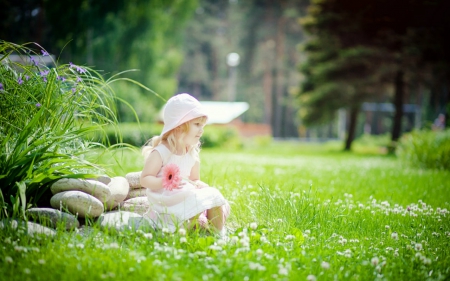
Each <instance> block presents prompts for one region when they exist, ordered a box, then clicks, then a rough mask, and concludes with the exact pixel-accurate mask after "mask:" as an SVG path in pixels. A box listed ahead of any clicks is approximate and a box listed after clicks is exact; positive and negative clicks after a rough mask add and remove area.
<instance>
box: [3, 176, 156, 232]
mask: <svg viewBox="0 0 450 281" xmlns="http://www.w3.org/2000/svg"><path fill="white" fill-rule="evenodd" d="M140 176H141V172H132V173H128V174H127V175H126V176H125V177H113V178H110V177H107V176H102V177H99V178H96V179H88V180H85V179H74V178H68V179H60V180H58V181H56V182H55V183H54V184H53V185H52V186H51V187H50V190H51V192H52V194H53V197H52V198H51V199H50V205H51V206H52V207H53V208H31V209H28V210H27V216H28V218H29V219H31V220H33V221H35V222H37V223H38V224H35V223H32V222H27V223H28V225H27V229H28V231H33V232H34V233H44V234H47V235H49V234H50V235H54V234H55V232H54V230H52V229H51V228H53V229H55V228H57V226H58V225H59V226H61V225H62V226H63V227H64V228H65V229H74V228H79V227H80V223H79V221H78V218H91V219H96V220H97V221H98V222H99V224H100V225H101V226H102V227H114V228H116V229H123V228H130V227H132V228H139V227H142V226H144V227H149V225H148V223H147V222H144V220H143V217H142V214H144V213H145V212H146V211H147V210H148V209H149V203H148V200H147V196H146V188H143V187H142V186H141V184H140ZM7 226H8V225H6V224H3V223H0V229H1V228H4V227H7ZM18 226H20V224H18V223H16V224H12V225H11V227H18ZM8 227H9V226H8Z"/></svg>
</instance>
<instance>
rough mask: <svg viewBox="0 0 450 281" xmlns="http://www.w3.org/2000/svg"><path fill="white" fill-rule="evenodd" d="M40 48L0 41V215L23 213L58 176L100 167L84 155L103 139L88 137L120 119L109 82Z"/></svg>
mask: <svg viewBox="0 0 450 281" xmlns="http://www.w3.org/2000/svg"><path fill="white" fill-rule="evenodd" d="M35 50H36V51H35ZM41 51H42V52H44V51H45V50H43V49H42V48H41V47H40V46H39V45H37V44H28V45H16V44H13V43H9V42H4V41H1V42H0V54H1V56H2V57H1V58H0V60H1V63H0V83H1V89H0V187H1V195H2V196H1V199H2V200H1V201H0V203H1V206H0V207H1V209H2V213H1V214H0V217H5V216H11V215H13V216H16V215H17V212H18V211H19V209H18V206H19V205H21V210H22V212H21V213H23V211H24V210H25V207H27V206H26V204H31V205H35V204H36V203H37V202H39V200H40V199H41V198H42V197H43V195H44V194H45V193H48V187H49V185H50V184H51V183H52V182H53V181H55V180H57V179H59V178H64V177H88V176H92V174H93V173H99V172H100V171H101V168H100V167H99V166H97V165H95V164H94V163H92V162H90V161H88V160H86V154H88V153H89V151H90V149H91V148H93V147H97V146H98V144H97V143H95V142H91V141H88V140H86V139H83V138H82V137H83V136H84V135H86V134H87V133H88V132H92V131H98V132H100V133H101V132H102V127H103V126H105V125H108V124H109V125H113V124H115V123H116V122H117V121H116V117H115V106H114V105H115V100H114V94H113V92H112V90H111V88H110V85H109V81H105V80H103V78H102V76H100V75H99V74H98V73H97V72H95V71H94V70H92V69H90V68H87V67H81V66H77V65H73V64H70V65H69V64H58V63H57V62H55V63H54V65H52V67H47V66H45V65H43V64H42V62H41V61H40V56H38V54H41ZM10 54H16V55H19V57H20V58H21V60H22V62H20V63H19V62H15V61H11V60H10V59H9V56H10ZM31 55H35V56H33V57H31ZM19 199H20V204H19ZM25 202H26V203H25Z"/></svg>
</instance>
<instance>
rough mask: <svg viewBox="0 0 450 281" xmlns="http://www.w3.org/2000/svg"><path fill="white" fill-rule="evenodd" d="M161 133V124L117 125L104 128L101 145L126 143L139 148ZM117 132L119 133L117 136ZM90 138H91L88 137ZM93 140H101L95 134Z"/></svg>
mask: <svg viewBox="0 0 450 281" xmlns="http://www.w3.org/2000/svg"><path fill="white" fill-rule="evenodd" d="M161 131H162V124H153V123H133V122H130V123H118V124H117V127H116V126H107V127H105V131H104V133H105V134H106V136H107V138H105V140H104V142H103V144H105V145H107V144H108V143H109V144H112V145H113V144H120V143H126V144H129V145H132V146H137V147H141V146H143V145H144V144H145V143H146V142H147V141H148V140H149V139H150V138H152V137H153V136H156V135H159V134H160V133H161ZM117 132H120V134H118V133H117ZM90 137H92V136H90ZM94 139H98V140H99V141H102V140H101V135H100V134H96V135H95V137H94Z"/></svg>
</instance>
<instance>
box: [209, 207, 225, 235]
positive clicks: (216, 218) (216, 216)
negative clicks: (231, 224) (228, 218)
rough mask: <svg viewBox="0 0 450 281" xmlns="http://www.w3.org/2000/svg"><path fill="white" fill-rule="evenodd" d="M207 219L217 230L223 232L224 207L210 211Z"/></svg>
mask: <svg viewBox="0 0 450 281" xmlns="http://www.w3.org/2000/svg"><path fill="white" fill-rule="evenodd" d="M206 217H207V218H208V220H209V221H210V222H211V223H212V225H214V227H215V228H216V229H217V230H219V231H221V230H222V228H223V225H224V223H225V220H224V216H223V209H222V206H220V207H215V208H212V209H209V210H208V211H207V214H206Z"/></svg>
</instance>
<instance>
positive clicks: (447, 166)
mask: <svg viewBox="0 0 450 281" xmlns="http://www.w3.org/2000/svg"><path fill="white" fill-rule="evenodd" d="M397 154H398V156H399V157H400V159H402V160H403V162H404V163H405V164H407V165H411V166H415V167H420V168H429V169H440V170H448V171H450V130H449V129H447V130H445V131H429V130H423V131H413V132H411V133H409V134H406V135H404V136H403V137H402V138H401V139H400V143H399V145H398V147H397Z"/></svg>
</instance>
